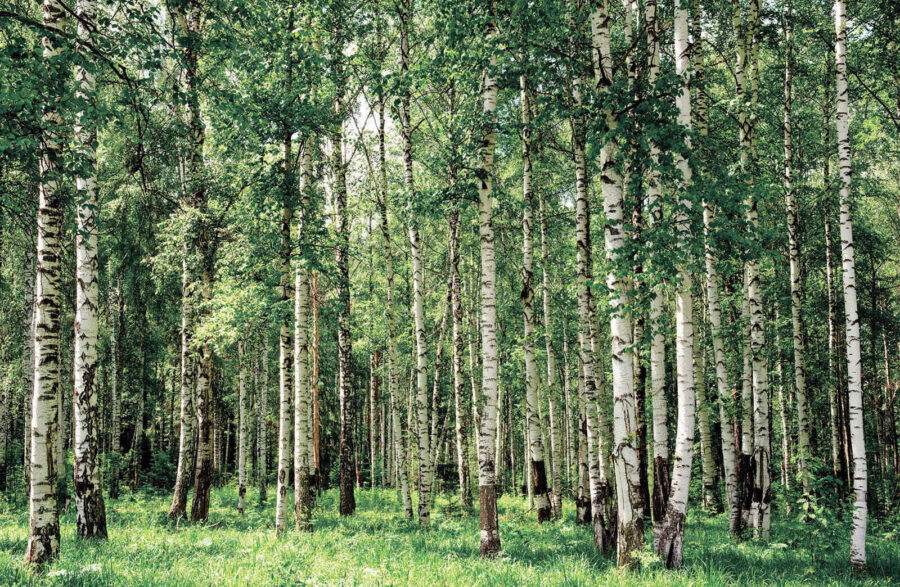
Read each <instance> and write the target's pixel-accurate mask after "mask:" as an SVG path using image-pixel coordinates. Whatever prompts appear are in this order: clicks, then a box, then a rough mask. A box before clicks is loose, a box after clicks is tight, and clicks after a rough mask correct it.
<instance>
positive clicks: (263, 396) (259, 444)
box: [256, 318, 269, 504]
mask: <svg viewBox="0 0 900 587" xmlns="http://www.w3.org/2000/svg"><path fill="white" fill-rule="evenodd" d="M261 339H262V340H261V342H262V349H261V350H262V356H261V357H256V362H257V365H258V368H259V387H258V389H257V390H256V394H257V395H256V461H257V467H258V469H257V471H256V475H257V477H256V482H257V485H258V486H259V503H260V504H264V503H265V502H266V485H267V483H268V477H269V467H268V462H267V459H268V455H269V446H268V418H269V321H268V319H266V318H263V324H262V333H261Z"/></svg>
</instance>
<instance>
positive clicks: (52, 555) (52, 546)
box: [25, 521, 59, 569]
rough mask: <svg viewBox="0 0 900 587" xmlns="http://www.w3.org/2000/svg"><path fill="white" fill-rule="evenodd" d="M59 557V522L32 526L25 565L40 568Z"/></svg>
mask: <svg viewBox="0 0 900 587" xmlns="http://www.w3.org/2000/svg"><path fill="white" fill-rule="evenodd" d="M58 557H59V522H58V521H57V522H56V523H54V524H47V525H45V526H42V527H41V528H35V527H34V526H33V525H32V527H31V535H30V536H29V537H28V547H27V548H26V549H25V566H27V567H30V568H33V569H39V568H41V567H42V566H43V565H44V564H46V563H48V562H50V561H51V560H54V559H56V558H58Z"/></svg>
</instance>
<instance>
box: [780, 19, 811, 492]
mask: <svg viewBox="0 0 900 587" xmlns="http://www.w3.org/2000/svg"><path fill="white" fill-rule="evenodd" d="M792 18H793V16H792V14H791V3H790V2H788V4H787V13H786V14H785V29H784V41H785V64H784V190H785V196H784V199H785V208H786V209H787V229H788V230H787V232H788V258H789V263H790V273H791V327H792V329H793V341H794V397H795V398H796V401H797V449H798V454H797V473H798V474H799V476H800V482H801V483H802V485H803V493H804V494H808V493H809V481H810V478H809V470H808V466H807V460H808V459H809V458H810V457H811V456H812V455H811V454H810V445H809V421H808V417H807V401H806V363H805V361H806V358H805V357H806V332H805V330H804V325H803V281H802V280H803V278H802V276H801V274H800V272H801V267H800V242H799V233H800V203H799V202H798V200H797V198H798V195H797V194H795V193H794V185H793V181H794V151H793V144H792V140H793V137H792V132H793V127H792V112H791V108H792V103H793V95H792V91H793V88H792V82H793V63H792V44H793V40H792V38H791V34H792V32H791V28H792V25H793V23H792Z"/></svg>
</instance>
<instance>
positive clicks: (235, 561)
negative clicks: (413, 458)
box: [0, 486, 900, 587]
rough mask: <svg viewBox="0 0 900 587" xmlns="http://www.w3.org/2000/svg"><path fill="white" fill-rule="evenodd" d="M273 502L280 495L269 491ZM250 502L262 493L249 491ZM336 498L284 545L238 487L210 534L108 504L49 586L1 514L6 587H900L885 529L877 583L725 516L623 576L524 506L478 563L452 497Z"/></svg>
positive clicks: (796, 539)
mask: <svg viewBox="0 0 900 587" xmlns="http://www.w3.org/2000/svg"><path fill="white" fill-rule="evenodd" d="M270 495H271V494H270ZM248 497H249V498H250V499H251V501H252V500H255V499H256V495H255V494H253V493H252V492H251V494H250V495H249V496H248ZM336 497H337V496H336V494H335V493H333V492H329V493H327V494H325V495H323V496H321V498H320V502H319V503H320V507H319V509H318V510H317V512H316V513H317V515H316V522H315V532H314V533H313V534H297V533H291V534H289V535H288V536H287V537H286V538H284V539H282V540H276V539H275V538H274V536H273V507H274V506H273V504H272V502H271V500H270V503H269V504H268V505H267V506H266V507H264V508H259V507H256V506H252V507H250V508H248V511H247V513H246V514H245V515H244V516H243V517H241V516H238V515H237V513H236V512H235V504H236V502H237V496H236V490H235V488H234V487H233V486H229V487H226V488H223V489H219V490H216V491H215V492H214V495H213V501H212V508H211V511H210V520H209V523H208V524H206V525H189V524H181V525H178V526H176V525H174V524H172V523H169V522H168V521H167V520H166V518H165V513H166V510H167V507H168V498H167V496H164V495H147V494H134V495H126V496H125V497H123V499H120V500H116V501H114V502H112V503H108V505H107V509H108V515H109V522H110V540H109V542H108V543H96V544H92V543H81V542H78V541H76V540H75V537H74V532H75V528H74V525H75V522H74V516H73V514H72V512H71V511H70V512H68V513H67V514H66V516H65V518H64V520H63V527H62V528H63V536H62V556H61V558H60V559H59V560H58V561H57V562H55V563H54V564H53V565H52V566H51V567H50V568H48V569H47V573H46V575H45V576H39V577H36V576H31V577H30V576H29V575H28V574H27V573H26V572H25V571H24V570H23V567H22V554H23V552H24V549H25V542H26V538H27V527H28V517H27V514H26V513H24V512H23V511H22V510H23V505H22V504H17V505H15V506H13V505H12V504H2V505H0V584H3V585H19V584H35V585H42V584H52V585H154V586H155V585H210V584H212V585H216V586H217V587H221V586H225V585H261V584H263V585H296V584H303V583H307V584H341V585H356V584H362V585H397V584H400V585H405V584H415V585H491V586H493V585H522V584H533V585H538V584H541V585H623V584H625V585H633V584H649V585H734V584H740V585H838V584H860V585H862V584H871V585H890V584H894V585H897V584H900V544H898V542H897V540H896V538H894V537H893V536H892V535H891V534H885V533H883V532H882V533H881V534H880V535H879V529H878V528H877V527H876V528H873V532H872V534H873V536H872V538H871V539H870V541H869V560H870V572H869V574H868V575H867V576H857V575H853V574H851V573H850V572H848V570H847V563H846V561H847V548H846V546H845V543H846V534H847V533H846V532H844V531H839V530H842V529H843V526H841V527H840V528H838V527H837V525H835V527H823V526H821V525H818V524H816V525H814V526H813V527H812V531H811V527H810V526H800V525H797V524H795V523H790V522H779V521H776V522H775V524H774V528H773V533H772V537H771V540H770V541H769V542H768V543H767V544H761V543H754V542H752V541H750V542H746V543H743V544H735V543H734V542H732V541H731V540H729V539H728V536H727V530H726V528H727V522H726V520H725V519H724V518H723V517H721V516H720V517H715V518H710V517H707V516H705V515H703V514H699V513H697V514H695V515H692V516H691V517H689V519H688V524H687V528H688V530H687V535H686V544H685V549H684V550H685V567H684V568H683V569H682V570H679V571H666V570H665V569H662V568H661V567H660V565H659V564H658V563H657V562H655V561H654V560H653V557H652V556H649V555H648V556H647V560H646V563H645V564H644V566H643V570H642V571H641V572H640V573H637V574H634V573H633V574H621V573H619V572H618V571H617V570H616V569H615V567H614V566H613V565H612V564H611V561H609V560H607V559H605V558H603V557H601V556H598V555H596V554H595V553H594V552H593V547H592V545H591V540H590V533H589V530H588V529H587V528H583V527H578V526H576V525H575V524H574V523H573V522H572V521H571V520H572V518H573V515H572V512H571V511H567V516H566V518H567V520H566V521H565V522H555V523H550V524H545V525H544V526H542V527H539V526H538V525H537V524H536V523H535V522H534V516H533V514H532V513H527V512H525V511H524V507H523V504H522V501H521V500H514V499H510V498H504V499H503V500H502V502H501V509H500V532H501V537H502V540H503V555H502V556H501V557H500V558H499V559H498V560H495V561H485V560H481V559H480V558H479V557H478V520H477V517H476V516H459V515H458V514H454V513H453V510H452V509H451V508H448V507H447V502H446V500H440V501H439V503H438V505H437V507H436V511H435V512H434V514H433V516H432V517H433V527H432V528H431V529H430V530H427V531H421V530H419V529H418V528H416V527H415V525H414V524H411V523H408V522H406V521H405V520H404V518H403V515H402V513H401V511H400V508H399V507H398V504H397V500H396V495H395V493H394V492H392V491H376V492H372V491H368V490H366V491H359V492H357V502H358V505H359V508H358V510H357V511H358V513H357V515H356V516H354V517H352V518H349V519H342V518H340V516H338V515H337V513H336V512H337V504H336Z"/></svg>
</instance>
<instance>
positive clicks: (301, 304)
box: [294, 137, 374, 531]
mask: <svg viewBox="0 0 900 587" xmlns="http://www.w3.org/2000/svg"><path fill="white" fill-rule="evenodd" d="M314 145H315V140H314V138H313V137H307V139H306V143H305V145H304V148H303V154H302V158H301V176H300V177H301V182H302V185H301V198H302V199H301V205H300V214H299V217H298V219H297V247H298V249H299V250H301V251H302V250H304V246H305V245H306V242H305V240H306V239H307V235H306V231H305V228H306V224H307V221H308V217H309V215H310V213H311V212H312V210H313V205H314V204H313V199H312V193H311V192H312V189H313V185H312V182H313V162H312V150H313V148H314ZM309 294H310V287H309V271H308V269H307V268H306V266H305V263H304V260H301V261H299V262H298V264H297V267H296V268H295V271H294V524H295V525H296V527H297V530H305V531H311V530H312V497H311V495H312V493H311V491H310V467H309V465H310V458H309V457H310V454H311V453H312V443H311V435H310V428H311V427H312V422H311V421H310V420H311V419H310V414H311V411H310V406H311V404H312V397H311V388H310V383H311V378H310V372H309V339H310V336H309V298H310V295H309ZM373 478H374V475H373Z"/></svg>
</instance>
